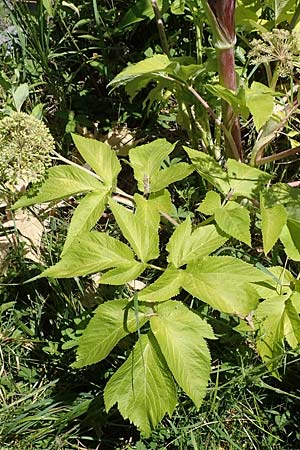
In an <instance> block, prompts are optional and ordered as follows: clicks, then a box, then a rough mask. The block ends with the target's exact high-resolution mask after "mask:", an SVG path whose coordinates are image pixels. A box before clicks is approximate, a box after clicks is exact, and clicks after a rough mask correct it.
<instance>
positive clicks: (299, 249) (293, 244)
mask: <svg viewBox="0 0 300 450" xmlns="http://www.w3.org/2000/svg"><path fill="white" fill-rule="evenodd" d="M279 239H280V240H281V242H282V243H283V245H284V249H285V251H286V254H287V255H288V257H289V258H291V259H293V260H294V261H300V224H299V223H298V222H296V221H291V220H287V224H286V225H284V226H283V228H282V231H281V234H280V236H279Z"/></svg>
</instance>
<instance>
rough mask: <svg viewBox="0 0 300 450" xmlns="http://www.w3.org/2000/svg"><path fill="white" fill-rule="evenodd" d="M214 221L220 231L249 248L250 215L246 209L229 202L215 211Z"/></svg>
mask: <svg viewBox="0 0 300 450" xmlns="http://www.w3.org/2000/svg"><path fill="white" fill-rule="evenodd" d="M215 221H216V223H217V225H218V226H219V227H220V228H221V230H222V231H224V232H225V233H227V234H229V236H233V237H234V238H235V239H238V240H239V241H242V242H244V243H245V244H247V245H249V247H251V235H250V214H249V211H247V209H245V208H243V207H242V206H240V205H239V204H238V203H235V202H229V203H227V205H226V206H225V207H224V208H219V209H217V210H216V211H215Z"/></svg>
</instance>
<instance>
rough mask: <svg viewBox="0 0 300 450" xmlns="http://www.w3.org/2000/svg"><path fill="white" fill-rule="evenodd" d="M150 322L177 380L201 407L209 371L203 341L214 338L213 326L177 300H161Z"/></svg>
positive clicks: (208, 361)
mask: <svg viewBox="0 0 300 450" xmlns="http://www.w3.org/2000/svg"><path fill="white" fill-rule="evenodd" d="M150 323H151V330H152V331H153V334H154V336H155V337H156V339H157V341H158V343H159V346H160V349H161V351H162V353H163V355H164V357H165V359H166V361H167V363H168V366H169V368H170V370H171V372H172V374H173V375H174V378H175V380H176V381H177V383H178V384H179V385H180V386H181V388H182V389H183V390H184V391H185V392H186V394H187V395H188V396H189V397H190V398H191V399H192V400H193V402H194V403H195V405H196V406H197V407H198V408H199V406H200V405H201V403H202V400H203V397H204V396H205V392H206V386H207V382H208V379H209V374H210V353H209V350H208V347H207V344H206V342H205V340H204V338H205V337H207V338H211V339H214V334H213V331H212V329H211V327H210V325H208V324H207V323H206V322H205V321H204V320H202V319H201V318H200V317H199V316H198V315H196V314H194V313H193V312H191V311H190V310H188V309H187V308H186V307H185V306H184V305H183V304H182V303H180V302H174V301H169V302H166V303H161V304H160V305H159V306H158V308H157V314H155V315H153V316H151V318H150Z"/></svg>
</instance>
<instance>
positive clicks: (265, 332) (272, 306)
mask: <svg viewBox="0 0 300 450" xmlns="http://www.w3.org/2000/svg"><path fill="white" fill-rule="evenodd" d="M293 295H294V294H292V292H291V291H290V293H288V294H285V295H277V296H276V297H273V298H271V299H267V300H265V301H264V302H262V303H260V304H259V306H258V308H257V310H256V311H255V316H254V318H255V324H256V326H257V328H258V340H257V349H258V351H259V354H260V356H261V357H262V359H263V360H264V362H265V363H266V364H267V365H268V366H269V367H270V369H272V370H274V371H276V369H277V367H279V365H280V360H281V358H282V357H283V356H284V354H285V350H284V339H286V340H287V342H288V343H289V345H290V346H291V347H292V348H296V347H297V346H298V344H299V343H300V319H299V311H297V309H296V308H295V306H296V303H297V302H294V301H293Z"/></svg>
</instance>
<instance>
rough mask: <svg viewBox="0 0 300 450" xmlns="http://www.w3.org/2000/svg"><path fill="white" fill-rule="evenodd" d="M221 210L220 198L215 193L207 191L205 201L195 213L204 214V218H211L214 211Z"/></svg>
mask: <svg viewBox="0 0 300 450" xmlns="http://www.w3.org/2000/svg"><path fill="white" fill-rule="evenodd" d="M218 208H221V197H220V194H218V193H217V192H215V191H208V192H207V194H206V196H205V199H204V200H203V201H202V202H201V203H200V206H199V207H198V208H197V211H200V212H201V213H203V214H205V215H206V216H211V215H213V214H214V213H215V210H216V209H218Z"/></svg>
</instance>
